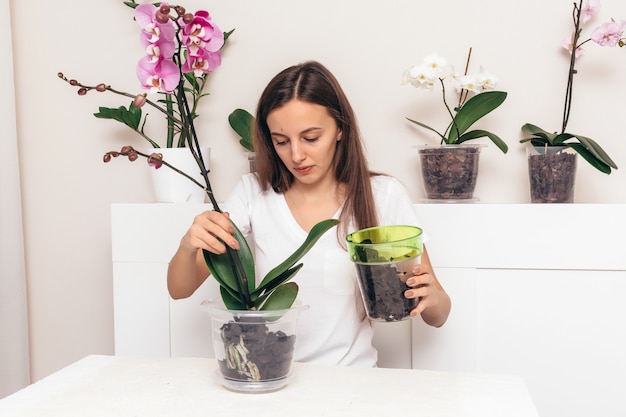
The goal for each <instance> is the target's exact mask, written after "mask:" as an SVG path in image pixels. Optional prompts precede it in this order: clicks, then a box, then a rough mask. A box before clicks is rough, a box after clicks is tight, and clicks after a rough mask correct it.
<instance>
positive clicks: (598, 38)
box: [591, 19, 626, 46]
mask: <svg viewBox="0 0 626 417" xmlns="http://www.w3.org/2000/svg"><path fill="white" fill-rule="evenodd" d="M625 27H626V20H621V21H619V22H616V21H615V20H613V19H611V21H610V22H606V23H603V24H601V25H600V26H598V27H597V28H595V29H594V30H593V32H591V39H592V40H593V41H594V42H595V43H597V44H598V45H600V46H615V45H617V44H618V43H619V41H620V39H622V35H623V34H624V28H625Z"/></svg>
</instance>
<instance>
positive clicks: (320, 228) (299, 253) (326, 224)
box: [259, 219, 339, 287]
mask: <svg viewBox="0 0 626 417" xmlns="http://www.w3.org/2000/svg"><path fill="white" fill-rule="evenodd" d="M338 223H339V220H337V219H328V220H322V221H321V222H319V223H317V224H316V225H315V226H313V228H311V231H310V232H309V234H308V236H307V238H306V240H305V241H304V242H303V243H302V245H300V247H299V248H298V249H297V250H296V251H295V252H294V253H293V254H292V255H291V256H290V257H288V258H287V259H286V260H284V261H283V263H281V264H280V265H278V266H277V267H275V268H274V269H272V270H271V271H270V272H268V273H267V275H265V277H264V278H263V281H261V283H260V284H259V287H263V286H264V285H266V284H267V283H268V282H271V281H272V280H274V278H276V277H278V276H279V275H281V274H282V273H283V272H285V271H286V270H288V269H289V268H291V267H292V266H293V265H294V264H295V263H296V262H298V261H299V260H300V259H301V258H302V257H303V256H304V255H305V254H306V253H307V252H308V251H309V250H310V249H311V248H312V247H313V245H315V243H316V242H317V241H318V239H319V238H320V237H321V236H322V235H323V234H324V233H326V231H327V230H328V229H330V228H331V227H333V226H335V225H337V224H338Z"/></svg>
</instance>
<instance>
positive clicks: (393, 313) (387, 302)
mask: <svg viewBox="0 0 626 417" xmlns="http://www.w3.org/2000/svg"><path fill="white" fill-rule="evenodd" d="M356 269H357V275H358V277H359V280H360V281H361V283H360V284H361V288H363V302H364V303H365V308H366V309H367V311H368V312H369V316H370V318H372V319H382V320H385V321H399V320H404V319H406V318H408V317H410V314H411V310H413V309H414V308H415V307H417V303H418V300H417V298H406V297H404V295H403V294H404V292H405V291H406V290H408V289H410V287H409V286H408V285H406V283H405V281H406V278H405V281H403V280H402V276H401V275H402V274H401V273H399V271H398V269H397V268H396V267H395V266H394V264H382V265H368V264H356Z"/></svg>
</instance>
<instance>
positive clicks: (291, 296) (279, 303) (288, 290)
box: [260, 282, 298, 310]
mask: <svg viewBox="0 0 626 417" xmlns="http://www.w3.org/2000/svg"><path fill="white" fill-rule="evenodd" d="M297 296H298V284H296V283H295V282H288V283H286V284H283V285H281V286H279V287H278V288H276V290H274V292H272V293H271V294H270V296H269V297H268V298H267V300H266V301H265V303H263V305H262V306H261V308H260V310H285V309H288V308H291V306H292V305H293V302H294V301H296V297H297Z"/></svg>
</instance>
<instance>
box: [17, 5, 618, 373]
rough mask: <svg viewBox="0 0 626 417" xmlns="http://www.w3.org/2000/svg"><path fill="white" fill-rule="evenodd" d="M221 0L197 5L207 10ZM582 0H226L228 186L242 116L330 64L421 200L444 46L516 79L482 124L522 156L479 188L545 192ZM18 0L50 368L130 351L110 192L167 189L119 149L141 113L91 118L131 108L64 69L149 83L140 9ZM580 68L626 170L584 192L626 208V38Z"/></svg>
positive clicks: (215, 102)
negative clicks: (542, 176)
mask: <svg viewBox="0 0 626 417" xmlns="http://www.w3.org/2000/svg"><path fill="white" fill-rule="evenodd" d="M603 3H604V4H603V6H604V10H603V11H602V12H601V16H600V18H601V20H605V19H608V18H610V17H615V18H619V19H621V18H626V2H624V1H623V0H605V1H604V2H603ZM206 5H207V3H206V2H200V1H199V0H189V1H187V2H185V4H184V6H186V7H187V9H189V10H193V9H195V8H196V7H201V6H203V7H206ZM571 7H572V1H571V0H554V1H550V2H546V1H544V0H529V1H525V2H519V1H511V0H474V1H461V0H439V1H436V2H435V1H431V2H425V1H409V0H395V1H385V2H374V1H369V2H364V1H361V0H344V1H337V0H335V1H330V0H318V1H315V2H306V3H305V2H295V1H292V0H254V1H246V0H214V1H212V2H209V4H208V8H209V10H210V12H211V14H212V15H213V17H214V19H215V20H216V21H217V22H218V24H220V25H221V26H222V28H223V29H231V28H233V27H234V28H236V29H237V30H236V31H235V33H234V34H233V37H232V38H231V41H230V45H229V46H228V49H227V51H226V52H225V54H224V60H223V66H222V67H221V68H219V69H218V70H217V72H215V73H214V74H213V75H211V82H210V85H209V91H210V92H211V96H210V97H209V98H208V99H206V102H205V103H204V107H203V108H202V110H201V113H202V116H201V119H200V126H199V130H200V134H201V137H202V141H203V144H206V145H209V146H211V147H212V152H211V154H212V160H211V165H212V169H213V170H214V172H215V175H213V182H214V189H215V192H216V194H217V196H218V197H221V198H224V197H225V196H226V195H227V194H228V192H229V189H230V188H231V187H232V186H233V184H234V182H235V181H236V179H237V177H238V176H239V174H241V173H243V172H244V171H245V170H246V165H247V161H246V159H245V156H244V155H243V153H242V151H241V149H240V148H239V145H238V144H237V142H236V140H235V137H234V134H233V133H232V132H231V131H230V128H229V126H228V124H227V119H226V118H227V115H228V114H229V113H230V111H231V110H232V109H234V108H236V107H244V108H247V109H248V110H253V108H254V106H255V103H256V100H257V98H258V95H259V94H260V92H261V90H262V88H263V87H264V85H265V83H266V82H267V81H268V80H269V78H270V77H271V76H273V75H274V74H275V73H276V72H277V71H279V70H281V69H282V68H284V67H286V66H288V65H291V64H293V63H296V62H299V61H302V60H306V59H316V60H319V61H321V62H322V63H324V64H325V65H327V66H328V67H329V68H330V69H331V70H332V71H333V72H334V73H335V74H336V76H337V77H338V78H339V80H340V81H341V82H342V84H343V86H344V88H345V90H346V91H347V93H348V95H349V97H350V98H351V100H352V103H353V105H354V107H355V109H356V111H357V114H358V116H359V118H360V120H361V128H362V131H363V133H364V136H365V138H366V142H367V143H366V145H367V148H368V151H369V158H370V161H371V165H372V168H374V169H376V170H380V171H385V172H388V173H390V174H393V175H396V176H397V177H399V178H400V179H401V180H402V181H404V182H405V184H407V186H408V187H409V189H410V191H411V193H412V195H413V197H414V199H415V201H416V202H418V201H419V199H420V198H421V197H422V190H421V184H420V182H419V176H418V165H417V164H418V161H417V155H416V152H415V151H414V150H413V149H412V146H413V145H417V144H422V143H424V142H425V140H427V137H426V136H424V135H423V134H422V133H420V132H417V131H416V130H415V129H414V128H412V127H411V126H409V124H408V122H406V121H405V120H404V117H405V116H411V117H414V118H419V119H420V120H423V121H426V122H430V123H433V124H435V125H443V124H445V123H446V121H445V114H444V112H443V110H442V109H443V108H442V107H441V102H440V97H439V95H438V93H435V94H433V95H432V96H431V95H429V94H423V93H422V92H418V91H416V90H414V89H413V88H412V87H409V86H402V85H400V82H399V80H400V76H401V74H402V72H403V71H404V70H405V69H406V68H407V67H408V66H410V65H412V64H414V63H417V62H419V61H420V60H421V59H422V58H423V56H425V55H426V54H429V53H430V52H432V51H437V52H439V53H440V54H442V55H444V56H446V57H448V59H449V60H450V61H452V62H454V63H455V64H456V65H457V66H458V67H461V66H463V65H464V60H465V56H466V53H467V49H468V48H469V47H470V46H473V47H474V54H473V64H474V66H475V67H477V66H478V65H479V64H483V65H484V66H485V67H487V68H488V69H489V70H490V71H491V72H493V73H495V74H496V75H498V76H499V78H500V80H501V81H500V84H499V87H500V88H501V89H502V90H505V91H507V92H509V97H508V99H507V101H506V102H505V103H504V105H503V106H502V107H501V108H500V109H498V110H496V112H494V113H493V115H491V117H489V118H488V119H486V120H485V123H484V124H483V126H482V127H484V128H487V129H489V130H492V131H494V132H496V133H499V134H500V136H501V137H502V138H504V140H506V141H507V142H508V144H509V146H510V148H511V150H510V151H509V154H507V155H502V154H501V153H499V151H498V150H497V149H496V148H495V147H494V146H488V147H487V148H486V149H485V150H484V151H483V157H482V162H481V173H480V178H479V184H478V186H477V190H476V194H477V196H478V197H479V198H480V200H481V201H482V202H486V203H525V202H528V201H529V197H528V190H527V189H528V180H527V173H526V163H525V155H524V150H523V148H522V146H521V145H520V144H519V143H518V140H519V139H520V137H521V136H520V126H521V125H522V124H523V123H525V122H533V123H535V124H538V125H540V126H542V127H545V128H547V129H554V130H556V129H558V128H559V125H560V118H561V113H562V105H563V103H562V101H563V99H564V88H565V82H566V75H567V74H566V72H567V60H566V58H565V56H564V55H562V54H561V51H560V49H559V48H560V47H559V44H560V41H561V39H562V38H563V37H564V36H565V35H566V34H568V33H569V32H570V30H571V27H570V26H571V18H570V16H571ZM11 13H12V16H11V17H12V25H13V31H14V37H13V42H14V55H15V82H16V94H17V112H18V115H17V117H18V120H17V122H18V135H19V138H20V158H21V166H22V170H23V172H22V179H23V182H22V192H23V204H24V222H25V239H26V256H27V274H28V286H29V287H28V290H29V302H30V311H29V313H30V319H31V323H30V324H31V343H32V345H31V348H32V351H31V356H32V372H33V377H34V379H35V380H36V379H39V378H41V377H43V376H45V375H47V374H49V373H50V372H53V371H55V370H57V369H59V368H60V367H62V366H65V365H67V364H68V363H70V362H73V361H74V360H77V359H79V358H81V357H82V356H84V355H86V354H90V353H105V354H106V353H112V352H113V317H112V288H111V249H110V239H111V238H110V226H109V224H110V223H109V220H110V204H111V203H120V202H123V203H135V202H139V203H141V202H150V201H151V198H152V196H151V192H150V189H149V183H148V171H147V168H146V167H144V166H143V164H142V163H139V162H136V163H134V164H130V163H128V162H125V161H120V160H116V161H114V162H113V163H112V164H110V165H104V164H103V163H102V162H101V157H102V154H103V153H104V152H106V151H108V150H112V149H116V148H119V147H120V146H121V145H123V144H132V145H135V146H141V145H142V142H141V140H140V138H138V137H135V136H133V135H131V134H130V132H127V131H126V130H125V129H124V128H123V126H118V125H117V124H115V123H114V122H110V121H103V120H99V119H96V118H94V117H92V116H91V113H94V112H96V111H97V107H98V106H99V105H110V106H113V105H115V106H117V105H120V104H128V103H127V102H126V101H125V100H124V101H123V102H120V101H118V100H117V98H116V97H113V96H107V95H104V94H99V93H95V92H94V93H90V94H89V95H87V96H86V97H78V96H76V94H75V93H74V92H73V91H72V89H71V88H70V87H69V86H67V85H66V84H64V83H63V82H61V81H60V80H58V79H57V76H56V74H57V72H59V71H63V72H65V73H66V75H68V76H69V77H72V78H77V79H79V80H80V81H82V82H84V83H92V84H96V83H99V82H105V83H109V84H111V85H113V86H114V87H116V88H119V89H123V90H128V91H133V92H135V91H137V82H136V79H135V75H134V73H135V69H134V66H135V63H136V61H137V60H138V58H139V57H140V55H141V50H140V47H139V46H138V45H137V42H136V40H137V39H138V30H137V27H136V26H135V23H134V22H133V21H132V17H131V11H130V9H128V8H126V7H125V6H123V4H122V2H121V1H103V0H93V1H90V2H85V1H79V0H66V1H64V2H61V3H59V2H47V1H38V2H36V4H33V2H24V1H16V0H15V1H11ZM599 21H600V19H598V20H597V21H596V22H599ZM578 68H579V74H578V75H577V78H576V87H575V90H574V94H575V97H574V108H573V111H572V117H571V121H570V125H569V130H571V131H574V132H580V133H581V134H585V135H587V136H590V137H592V138H594V139H596V140H598V141H599V142H600V143H601V144H602V145H603V146H604V147H605V149H606V150H607V152H608V153H609V154H610V155H611V156H612V157H613V159H614V160H615V161H616V162H617V164H618V165H619V166H624V167H625V168H623V169H622V170H618V171H617V172H616V173H614V174H612V175H611V176H606V175H604V174H600V173H599V172H596V171H595V170H593V169H592V168H590V167H589V166H587V165H586V164H585V163H583V162H582V161H581V163H580V164H579V172H578V177H577V188H576V196H575V200H576V202H578V203H591V202H594V203H624V202H626V191H625V189H624V187H623V186H620V185H622V184H624V179H625V177H624V176H625V175H626V173H625V169H626V147H625V146H622V142H623V141H624V138H623V137H622V132H621V129H620V128H621V121H622V120H621V119H622V118H623V114H624V104H623V101H622V100H620V98H621V97H624V95H625V94H626V83H624V81H623V79H622V78H621V76H623V73H624V68H626V51H624V50H609V49H604V48H600V47H596V46H595V45H589V47H588V48H587V54H586V56H585V57H584V58H583V59H581V61H580V64H579V67H578ZM152 118H153V119H154V120H153V121H156V119H157V118H158V117H157V115H153V117H152ZM390 145H391V146H390ZM163 221H164V222H166V221H167V219H163ZM158 226H159V225H155V227H158ZM139 301H140V300H138V302H139Z"/></svg>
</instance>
